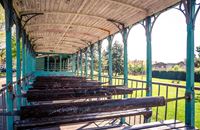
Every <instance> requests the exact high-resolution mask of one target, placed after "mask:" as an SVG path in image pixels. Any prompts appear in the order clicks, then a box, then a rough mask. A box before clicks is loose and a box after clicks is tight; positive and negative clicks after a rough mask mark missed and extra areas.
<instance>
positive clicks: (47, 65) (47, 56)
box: [47, 55, 49, 71]
mask: <svg viewBox="0 0 200 130" xmlns="http://www.w3.org/2000/svg"><path fill="white" fill-rule="evenodd" d="M47 71H49V55H48V56H47Z"/></svg>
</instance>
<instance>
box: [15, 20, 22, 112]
mask: <svg viewBox="0 0 200 130" xmlns="http://www.w3.org/2000/svg"><path fill="white" fill-rule="evenodd" d="M20 33H21V31H20V23H19V21H17V23H16V50H17V55H16V57H17V59H16V81H19V80H20V78H21V59H20ZM16 94H17V95H21V85H20V84H19V83H17V86H16ZM16 105H17V110H20V107H21V97H17V104H16Z"/></svg>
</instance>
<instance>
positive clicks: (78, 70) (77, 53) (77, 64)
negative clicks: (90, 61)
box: [76, 52, 79, 76]
mask: <svg viewBox="0 0 200 130" xmlns="http://www.w3.org/2000/svg"><path fill="white" fill-rule="evenodd" d="M76 71H77V76H79V52H77V69H76Z"/></svg>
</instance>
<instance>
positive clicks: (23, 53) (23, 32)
mask: <svg viewBox="0 0 200 130" xmlns="http://www.w3.org/2000/svg"><path fill="white" fill-rule="evenodd" d="M25 44H26V34H25V30H23V31H22V78H23V83H22V84H23V86H22V88H23V90H24V91H25V79H24V78H25V77H26V76H25V52H26V50H25ZM25 104H26V103H25V98H23V101H22V106H25Z"/></svg>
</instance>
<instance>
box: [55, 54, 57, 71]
mask: <svg viewBox="0 0 200 130" xmlns="http://www.w3.org/2000/svg"><path fill="white" fill-rule="evenodd" d="M56 64H57V62H56V57H55V56H54V71H56V70H57V65H56Z"/></svg>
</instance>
